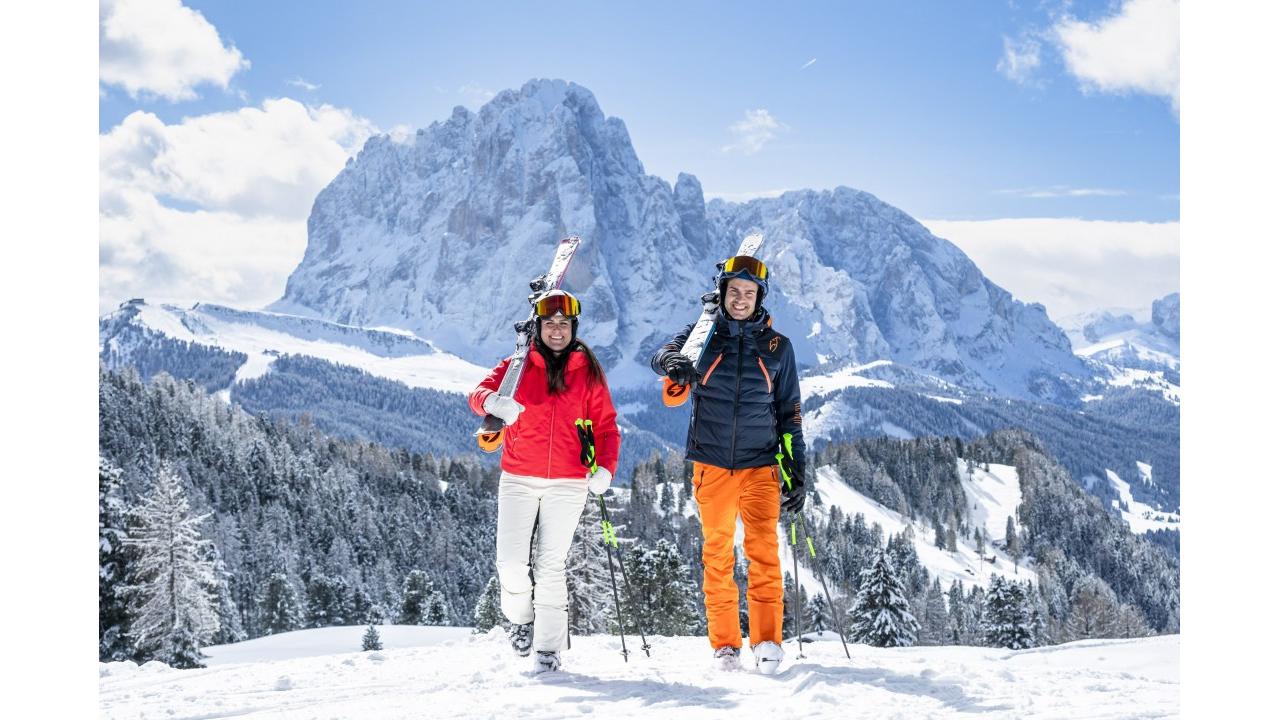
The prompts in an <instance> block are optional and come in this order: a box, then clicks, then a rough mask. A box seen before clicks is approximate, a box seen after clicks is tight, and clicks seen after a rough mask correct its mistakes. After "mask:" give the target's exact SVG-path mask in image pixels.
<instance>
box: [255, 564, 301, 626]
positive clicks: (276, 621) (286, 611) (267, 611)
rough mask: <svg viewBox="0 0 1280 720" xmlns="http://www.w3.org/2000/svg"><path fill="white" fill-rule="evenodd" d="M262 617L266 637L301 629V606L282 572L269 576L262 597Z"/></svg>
mask: <svg viewBox="0 0 1280 720" xmlns="http://www.w3.org/2000/svg"><path fill="white" fill-rule="evenodd" d="M262 616H263V617H262V622H263V630H264V631H265V632H266V633H267V634H268V635H277V634H279V633H284V632H290V631H292V630H299V629H301V628H302V604H301V603H300V602H299V600H298V592H297V591H296V590H294V589H293V583H291V582H289V576H288V575H285V574H284V573H282V572H278V573H274V574H272V575H271V580H270V581H268V582H267V590H266V592H265V593H264V594H263V597H262Z"/></svg>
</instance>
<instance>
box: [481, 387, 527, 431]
mask: <svg viewBox="0 0 1280 720" xmlns="http://www.w3.org/2000/svg"><path fill="white" fill-rule="evenodd" d="M484 411H485V412H487V413H489V414H490V415H492V416H494V417H496V418H499V419H501V420H502V422H504V423H506V424H508V425H515V424H516V418H518V417H520V413H522V412H524V406H523V405H521V404H520V403H518V402H516V401H515V400H514V399H513V398H509V397H503V396H501V395H499V394H498V393H493V394H491V395H490V396H489V397H487V398H485V399H484Z"/></svg>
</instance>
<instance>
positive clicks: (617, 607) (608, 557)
mask: <svg viewBox="0 0 1280 720" xmlns="http://www.w3.org/2000/svg"><path fill="white" fill-rule="evenodd" d="M596 497H598V498H600V528H601V531H602V532H603V533H604V556H605V562H607V563H609V586H610V587H612V588H613V609H614V611H615V612H617V614H618V639H619V640H621V641H622V661H623V662H628V660H627V655H628V654H629V653H628V652H627V636H626V635H624V634H623V627H622V601H621V600H619V599H618V581H617V580H616V579H615V578H614V576H613V553H611V552H609V545H610V544H612V545H613V546H614V547H615V548H616V547H617V546H618V538H617V536H615V535H614V534H613V524H612V523H610V522H609V517H608V514H607V513H606V512H605V509H604V497H602V496H599V495H597V496H596ZM619 562H621V558H619Z"/></svg>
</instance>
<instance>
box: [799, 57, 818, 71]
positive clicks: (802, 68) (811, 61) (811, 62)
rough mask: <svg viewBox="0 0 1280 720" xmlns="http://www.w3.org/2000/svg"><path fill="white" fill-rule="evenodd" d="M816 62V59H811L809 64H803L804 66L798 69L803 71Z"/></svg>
mask: <svg viewBox="0 0 1280 720" xmlns="http://www.w3.org/2000/svg"><path fill="white" fill-rule="evenodd" d="M816 62H818V58H813V59H811V60H810V61H809V62H807V63H805V64H803V65H801V66H800V69H801V70H804V69H805V68H807V67H809V66H810V65H812V64H814V63H816Z"/></svg>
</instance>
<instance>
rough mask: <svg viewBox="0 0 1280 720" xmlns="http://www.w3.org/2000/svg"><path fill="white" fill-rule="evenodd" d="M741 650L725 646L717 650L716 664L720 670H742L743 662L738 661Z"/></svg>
mask: <svg viewBox="0 0 1280 720" xmlns="http://www.w3.org/2000/svg"><path fill="white" fill-rule="evenodd" d="M739 652H740V650H738V648H736V647H729V646H727V645H726V646H725V647H722V648H717V649H716V654H715V663H716V667H717V668H719V669H720V670H726V671H734V670H741V669H742V662H741V661H740V660H738V653H739Z"/></svg>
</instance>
